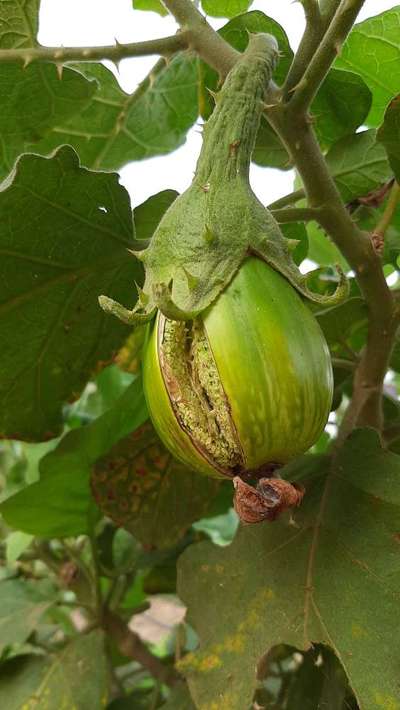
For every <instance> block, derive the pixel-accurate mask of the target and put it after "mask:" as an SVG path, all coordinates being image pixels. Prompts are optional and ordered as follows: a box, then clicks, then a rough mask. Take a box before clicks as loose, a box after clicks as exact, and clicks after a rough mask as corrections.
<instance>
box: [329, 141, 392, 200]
mask: <svg viewBox="0 0 400 710" xmlns="http://www.w3.org/2000/svg"><path fill="white" fill-rule="evenodd" d="M326 160H327V163H328V167H329V170H330V172H331V174H332V176H333V177H334V179H335V183H336V185H337V187H338V189H339V192H340V194H341V196H342V198H343V199H344V201H345V202H351V201H352V200H354V199H355V198H357V197H361V196H364V195H367V194H368V193H369V192H370V191H371V190H374V189H375V188H377V187H379V186H380V185H383V184H384V183H385V182H387V180H390V178H391V177H392V169H391V167H390V165H389V161H388V159H387V155H386V151H385V149H384V147H383V145H381V144H380V143H378V142H377V141H376V131H375V130H373V129H372V130H368V131H362V132H361V133H355V134H354V135H352V136H347V137H345V138H342V139H341V140H340V141H338V142H337V143H335V145H333V146H332V148H331V149H330V150H329V151H328V153H327V156H326Z"/></svg>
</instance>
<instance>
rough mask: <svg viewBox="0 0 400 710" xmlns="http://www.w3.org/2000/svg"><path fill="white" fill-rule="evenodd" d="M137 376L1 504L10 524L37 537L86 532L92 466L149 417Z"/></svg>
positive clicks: (91, 506) (90, 509) (90, 506)
mask: <svg viewBox="0 0 400 710" xmlns="http://www.w3.org/2000/svg"><path fill="white" fill-rule="evenodd" d="M147 416H148V414H147V409H146V404H145V401H144V395H143V390H142V385H141V380H140V379H137V380H135V381H134V382H133V383H132V384H131V385H130V386H129V387H128V388H127V390H126V391H125V392H124V394H123V395H122V396H121V397H120V398H119V399H118V401H117V402H116V403H115V405H114V406H113V407H111V408H110V409H109V410H108V411H107V412H105V413H104V414H103V415H102V416H101V417H99V418H98V419H96V420H95V421H94V422H92V423H91V424H88V425H87V426H85V427H79V428H78V429H74V430H73V431H71V432H69V433H68V434H67V435H66V436H64V437H63V439H61V441H60V443H59V444H58V446H57V448H56V449H55V450H54V451H52V452H51V453H50V454H48V455H47V456H45V457H44V458H43V459H42V460H41V462H40V473H41V477H40V480H39V481H38V482H37V483H33V484H31V485H30V486H27V487H26V488H24V489H23V490H22V491H20V492H19V493H16V494H15V495H13V496H11V497H10V498H8V499H7V500H6V501H4V502H3V503H2V504H0V513H1V514H2V515H3V517H4V519H5V520H6V522H7V523H8V524H9V525H10V526H11V527H15V528H18V529H19V530H23V531H24V532H27V533H32V534H33V535H40V536H41V537H67V536H70V535H80V534H85V533H88V532H89V531H90V526H91V521H92V518H93V511H94V509H95V506H94V502H93V499H92V496H91V491H90V485H89V477H90V471H91V467H92V465H93V464H94V462H95V461H96V459H98V458H99V457H100V456H104V454H105V453H106V452H107V451H108V450H109V449H110V448H111V447H112V446H113V445H114V444H115V443H116V442H117V441H118V440H119V439H121V438H122V437H124V436H127V434H129V433H130V432H131V431H134V430H135V429H136V428H137V427H139V426H141V424H143V422H144V421H145V420H146V419H147Z"/></svg>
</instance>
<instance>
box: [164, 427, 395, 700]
mask: <svg viewBox="0 0 400 710" xmlns="http://www.w3.org/2000/svg"><path fill="white" fill-rule="evenodd" d="M312 458H314V457H308V459H312ZM318 461H319V468H318V466H317V467H316V469H314V471H313V473H312V475H310V473H308V478H307V475H306V476H305V477H304V479H303V480H304V483H305V487H306V494H305V497H304V500H303V503H302V505H301V507H300V508H299V509H298V510H296V511H295V512H294V514H293V515H294V524H288V521H287V520H286V522H285V521H284V520H283V519H282V520H280V521H277V522H275V523H273V524H259V525H255V526H244V527H241V528H240V529H239V532H238V535H237V537H236V538H235V540H234V541H233V543H232V544H231V545H230V546H228V547H226V548H217V547H216V546H214V545H212V544H211V543H208V542H204V543H200V544H199V545H192V546H191V547H190V548H188V549H187V550H186V551H185V552H184V554H183V555H182V557H181V562H180V567H179V573H178V592H179V595H180V597H181V598H182V600H183V601H184V603H185V604H187V606H188V610H189V612H188V621H189V623H190V624H191V625H193V627H194V628H195V630H196V631H197V633H198V634H199V636H200V641H201V643H200V649H199V651H197V652H195V653H193V654H189V655H187V656H186V657H185V658H184V659H183V661H182V662H181V664H180V670H181V671H182V672H184V674H185V675H186V677H187V679H188V682H189V686H190V690H191V693H192V696H193V699H194V701H195V703H196V704H197V707H198V708H199V710H213V709H214V708H218V710H224V709H225V708H226V709H228V708H229V710H243V708H244V707H247V706H248V705H250V703H251V699H252V696H253V692H254V688H255V667H256V665H257V663H258V661H259V659H260V657H261V656H262V655H263V654H264V653H265V652H266V651H268V650H269V649H271V648H272V647H273V646H275V645H277V644H279V643H286V644H289V645H292V646H295V647H297V648H299V649H304V648H308V647H309V646H310V644H311V643H324V644H326V645H329V646H330V647H331V648H333V650H334V651H335V652H336V654H337V656H338V657H339V659H340V661H341V663H342V664H343V666H344V668H345V671H346V673H347V675H348V677H349V680H350V683H351V685H352V687H353V689H354V691H355V694H356V696H357V700H358V702H359V704H360V707H361V708H362V710H373V709H375V708H385V709H386V710H389V708H390V710H399V708H400V700H399V697H400V693H399V685H398V658H399V655H400V632H399V630H398V628H397V626H398V625H397V624H396V623H395V620H396V619H397V618H398V616H399V611H400V592H399V582H400V548H399V543H398V539H397V536H398V534H399V532H400V523H399V521H400V456H398V455H397V454H394V453H391V452H388V451H385V450H383V449H382V448H381V446H380V443H379V439H378V436H377V434H376V433H375V432H374V431H373V430H368V429H364V430H357V431H355V432H354V433H353V435H352V436H351V437H350V439H349V440H348V442H347V443H346V445H345V446H344V448H343V450H342V452H341V454H340V456H339V457H338V459H337V461H336V462H335V465H332V466H329V459H328V458H327V457H325V458H324V457H320V458H319V459H318ZM283 472H285V469H283ZM288 477H290V478H291V480H292V479H293V471H288ZM298 480H299V479H298ZM292 523H293V521H292ZM372 658H373V659H374V660H373V663H371V659H372ZM367 669H368V672H366V670H367Z"/></svg>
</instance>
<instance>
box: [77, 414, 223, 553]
mask: <svg viewBox="0 0 400 710" xmlns="http://www.w3.org/2000/svg"><path fill="white" fill-rule="evenodd" d="M91 484H92V491H93V495H94V498H95V500H96V502H97V504H98V506H99V507H100V509H101V510H102V512H103V513H104V514H105V515H107V516H108V517H109V518H111V519H112V520H113V521H114V522H115V523H116V524H117V525H119V526H121V527H124V528H126V529H127V530H129V531H130V532H131V533H132V534H133V535H134V536H135V537H136V538H138V539H139V540H140V541H141V542H143V543H144V544H146V545H151V546H154V547H169V546H171V545H173V544H174V543H176V542H177V541H178V540H179V539H180V538H181V537H182V535H183V533H184V532H185V530H187V528H188V527H189V526H190V525H191V524H192V523H194V522H195V521H196V520H198V519H199V518H201V517H203V516H204V515H205V514H207V512H208V511H209V510H210V508H211V505H212V502H213V499H214V498H215V495H216V493H217V490H218V488H219V485H220V484H219V482H218V481H215V480H214V479H211V478H206V477H204V476H201V475H199V474H198V473H196V472H195V471H192V470H190V469H188V468H187V466H185V465H183V464H181V463H179V462H178V461H176V460H175V459H174V458H173V457H172V456H171V454H170V453H169V452H168V451H167V449H166V448H165V447H164V446H163V444H162V443H161V441H160V439H159V438H158V436H157V434H156V433H155V431H154V429H153V427H152V426H151V424H150V423H146V424H145V425H143V426H142V427H141V428H140V429H138V430H137V431H135V432H134V433H133V434H131V435H130V436H128V437H126V438H125V439H122V440H121V441H120V442H118V443H117V444H116V445H115V446H114V447H113V448H112V449H111V450H110V452H109V453H108V454H107V456H105V457H103V458H102V459H100V460H99V461H98V462H97V463H96V465H95V467H94V469H93V472H92V479H91Z"/></svg>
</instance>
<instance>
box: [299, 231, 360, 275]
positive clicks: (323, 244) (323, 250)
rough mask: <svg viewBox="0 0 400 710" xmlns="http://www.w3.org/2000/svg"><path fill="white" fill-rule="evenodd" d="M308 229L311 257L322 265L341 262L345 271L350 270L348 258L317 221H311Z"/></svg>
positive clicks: (309, 256)
mask: <svg viewBox="0 0 400 710" xmlns="http://www.w3.org/2000/svg"><path fill="white" fill-rule="evenodd" d="M306 229H307V235H308V258H309V259H312V260H313V261H315V262H316V263H317V264H319V265H320V266H332V264H340V266H341V267H342V269H343V270H344V271H345V272H346V271H348V270H349V265H348V263H347V261H346V259H345V258H344V256H343V255H342V253H341V252H340V251H339V249H338V248H337V246H336V244H334V243H333V242H332V241H331V239H330V238H329V237H328V235H327V234H326V232H324V230H323V229H322V227H320V226H319V224H317V222H309V223H308V224H307V227H306Z"/></svg>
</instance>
